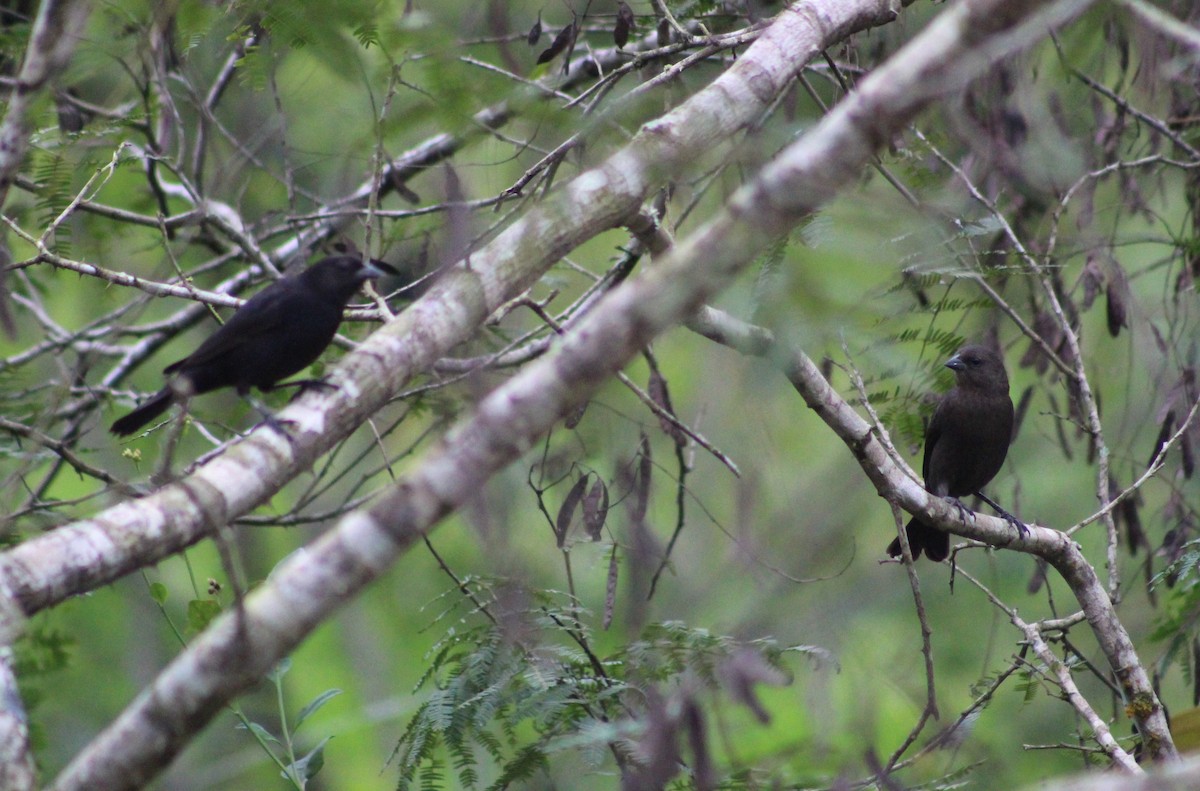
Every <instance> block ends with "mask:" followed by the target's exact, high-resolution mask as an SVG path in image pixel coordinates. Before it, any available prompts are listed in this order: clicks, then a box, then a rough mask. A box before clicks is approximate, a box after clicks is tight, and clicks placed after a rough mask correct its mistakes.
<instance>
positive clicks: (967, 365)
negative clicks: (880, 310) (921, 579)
mask: <svg viewBox="0 0 1200 791" xmlns="http://www.w3.org/2000/svg"><path fill="white" fill-rule="evenodd" d="M946 367H947V368H949V369H951V370H953V371H954V377H955V386H954V388H953V389H951V390H950V392H948V393H946V394H945V395H944V396H942V399H941V401H939V402H938V405H937V408H936V409H935V410H934V412H933V418H932V419H931V420H930V421H929V427H928V428H927V429H926V430H925V459H924V461H923V462H922V464H921V475H922V476H924V478H925V490H926V491H927V492H929V493H931V494H936V495H937V496H939V497H945V498H948V499H950V500H951V501H952V502H953V503H954V504H955V505H956V506H958V508H959V510H960V511H962V512H963V513H964V514H965V513H966V511H967V509H966V507H965V506H963V504H962V503H960V502H959V501H958V498H959V497H965V496H966V495H970V494H974V495H978V496H979V498H980V499H982V500H983V501H985V502H986V503H987V504H988V505H990V506H991V507H992V508H995V509H996V512H997V513H998V514H1000V516H1001V517H1002V518H1003V519H1005V520H1006V521H1008V522H1009V523H1011V524H1012V525H1013V526H1014V527H1016V528H1017V529H1018V530H1019V531H1021V533H1022V534H1024V533H1026V532H1028V528H1027V527H1025V525H1023V524H1022V523H1021V522H1020V521H1018V520H1017V518H1016V517H1014V516H1013V515H1012V514H1010V513H1008V512H1007V511H1005V510H1004V509H1003V508H1001V507H1000V506H998V505H996V504H995V503H993V502H992V501H991V500H989V499H988V498H987V497H985V496H984V495H983V493H982V492H980V489H982V488H983V487H984V486H986V485H987V484H988V482H990V481H991V480H992V478H994V477H996V473H998V472H1000V467H1001V466H1002V465H1003V464H1004V457H1005V456H1006V455H1008V446H1009V443H1011V442H1012V431H1013V404H1012V399H1011V398H1009V395H1008V373H1007V372H1005V370H1004V360H1003V359H1002V358H1001V357H1000V355H999V354H998V353H996V352H994V351H992V350H991V349H989V348H987V347H985V346H974V345H968V346H964V347H962V348H961V349H959V350H958V351H957V352H956V353H955V354H954V356H953V357H951V358H950V359H949V360H947V361H946ZM904 529H905V531H907V533H908V545H909V548H910V549H911V550H912V555H913V559H914V560H915V559H916V558H919V557H920V556H921V552H922V551H923V552H924V553H925V554H926V555H928V556H929V559H930V560H933V561H942V560H945V559H946V557H947V556H948V555H949V554H950V535H949V534H948V533H946V532H945V531H944V530H939V529H937V528H936V527H933V526H932V525H928V524H926V523H924V522H922V521H921V520H920V518H919V517H916V516H914V517H913V518H912V519H910V520H909V522H908V525H906V526H905V528H904ZM887 551H888V554H889V555H891V556H892V557H899V556H900V554H901V552H900V539H899V538H896V539H894V540H893V541H892V543H891V545H889V546H888V549H887Z"/></svg>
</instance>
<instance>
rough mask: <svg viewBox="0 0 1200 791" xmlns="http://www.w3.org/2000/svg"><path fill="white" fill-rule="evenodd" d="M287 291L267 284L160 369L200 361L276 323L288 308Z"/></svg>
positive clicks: (265, 331) (171, 369)
mask: <svg viewBox="0 0 1200 791" xmlns="http://www.w3.org/2000/svg"><path fill="white" fill-rule="evenodd" d="M288 296H289V292H287V291H284V290H280V289H277V288H275V286H274V285H271V286H268V287H267V288H265V289H263V290H262V291H260V292H258V293H257V294H255V295H254V296H253V297H251V298H250V299H248V300H247V301H246V304H244V305H242V306H241V307H240V308H238V310H237V312H235V313H234V314H233V315H232V316H230V317H229V319H228V320H227V321H226V322H225V323H224V324H222V325H221V326H220V327H219V328H218V329H217V331H216V332H214V333H213V334H212V335H209V336H208V338H206V339H205V341H204V343H202V344H200V346H199V347H197V349H196V351H194V352H192V353H191V354H189V355H188V356H187V357H184V358H183V359H182V360H178V361H176V362H173V363H171V364H170V365H168V366H167V367H166V368H164V369H163V373H166V374H171V373H175V372H176V371H178V370H181V369H183V368H185V367H187V368H191V367H193V366H197V365H204V364H206V363H208V362H211V361H212V360H215V359H217V358H218V357H221V356H223V355H225V354H228V353H229V351H230V350H231V349H236V348H238V347H240V346H242V345H243V344H246V343H249V342H251V341H252V340H254V339H255V338H259V337H262V336H263V335H266V334H268V333H270V332H273V331H275V330H276V329H277V328H278V327H280V326H281V325H282V324H283V322H284V319H285V318H286V317H287V315H288V312H289V305H288V302H289V300H288Z"/></svg>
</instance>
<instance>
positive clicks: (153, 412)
mask: <svg viewBox="0 0 1200 791" xmlns="http://www.w3.org/2000/svg"><path fill="white" fill-rule="evenodd" d="M173 403H175V391H174V390H172V389H171V388H169V387H164V388H163V389H162V390H159V391H158V392H157V393H155V394H154V395H153V396H151V397H150V400H149V401H147V402H146V403H144V404H142V405H141V406H140V407H138V408H137V409H135V410H133V411H132V412H130V413H129V414H128V415H126V416H125V417H123V418H121V419H120V420H118V421H117V422H116V423H113V424H112V428H110V429H109V431H111V432H112V433H114V434H117V435H118V436H122V437H124V436H126V435H129V434H132V433H133V432H135V431H137V430H138V429H139V428H141V427H142V426H144V425H146V424H147V423H149V422H150V421H151V420H154V418H156V417H158V416H159V415H161V414H162V413H163V412H166V411H167V408H168V407H170V406H171V404H173Z"/></svg>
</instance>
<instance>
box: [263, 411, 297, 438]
mask: <svg viewBox="0 0 1200 791" xmlns="http://www.w3.org/2000/svg"><path fill="white" fill-rule="evenodd" d="M262 419H263V420H262V424H263V425H264V426H266V427H267V428H273V429H275V431H277V432H278V433H279V434H280V435H281V436H282V437H283V438H284V439H286V440H287V441H288V442H289V443H292V442H295V439H294V438H293V437H292V434H291V432H289V431H288V430H287V429H286V428H285V426H287V425H289V424H290V425H293V426H294V425H296V421H294V420H280V419H279V418H277V417H275V416H274V415H272V414H270V413H265V414H263V416H262Z"/></svg>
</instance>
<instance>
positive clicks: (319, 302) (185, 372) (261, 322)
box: [111, 255, 395, 435]
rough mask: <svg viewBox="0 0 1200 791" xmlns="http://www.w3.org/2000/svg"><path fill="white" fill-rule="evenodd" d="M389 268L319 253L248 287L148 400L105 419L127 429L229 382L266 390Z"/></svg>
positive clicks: (314, 351)
mask: <svg viewBox="0 0 1200 791" xmlns="http://www.w3.org/2000/svg"><path fill="white" fill-rule="evenodd" d="M394 271H395V270H393V269H392V267H391V266H389V265H387V264H385V263H383V262H381V261H374V260H373V261H371V262H369V263H364V262H363V261H362V259H361V258H360V257H358V256H348V255H343V256H332V257H329V258H323V259H321V260H320V261H318V262H317V263H315V264H313V265H312V266H311V267H309V268H308V269H306V270H304V271H303V272H301V273H300V274H298V275H294V276H291V277H285V278H283V279H282V280H278V281H276V282H275V283H272V284H271V285H269V286H267V287H266V288H264V289H263V290H262V291H260V292H258V293H257V294H255V295H254V296H253V297H251V298H250V299H249V300H247V301H246V304H244V305H242V307H241V308H239V309H238V311H237V312H236V313H234V314H233V315H232V316H230V317H229V320H228V321H227V322H225V324H224V325H222V326H221V328H220V329H218V330H217V331H216V332H214V333H213V334H212V335H211V336H209V338H208V340H206V341H204V343H202V344H200V348H198V349H196V351H194V352H192V353H191V354H190V355H188V356H187V357H184V358H183V359H182V360H179V361H178V362H174V363H172V364H170V365H168V366H167V367H166V368H164V369H163V373H164V374H167V375H171V376H172V377H173V378H172V379H171V380H170V381H169V382H168V383H167V385H166V386H165V387H164V388H163V389H162V390H159V391H158V392H157V393H155V394H154V395H153V396H151V398H150V400H149V401H147V402H146V403H144V404H142V405H141V406H139V407H138V408H137V409H135V410H133V411H132V412H130V413H129V414H128V415H126V416H125V417H123V418H121V419H120V420H118V421H117V422H115V423H113V424H112V428H111V431H112V433H114V434H119V435H126V434H132V433H133V432H135V431H137V430H138V429H139V428H141V427H142V426H144V425H146V424H147V423H149V422H150V421H151V420H153V419H154V418H156V417H158V416H159V415H161V414H162V413H163V412H165V411H166V410H167V408H168V407H170V406H171V404H173V403H175V402H177V401H181V400H185V399H187V398H189V397H191V396H193V395H197V394H199V393H207V392H209V391H210V390H216V389H218V388H221V387H233V388H235V389H236V390H237V392H238V394H239V395H242V396H247V395H249V393H250V388H251V387H257V388H258V389H259V390H262V391H264V392H265V391H267V390H271V389H273V388H274V387H275V386H276V384H277V383H278V382H279V381H280V380H281V379H285V378H287V377H289V376H291V375H292V374H295V373H297V372H298V371H301V370H303V369H304V368H306V367H308V366H309V365H311V364H312V363H313V361H314V360H316V359H317V358H318V357H319V356H320V355H321V352H323V351H325V347H326V346H328V345H329V343H330V341H332V340H333V336H334V333H336V332H337V328H338V325H339V324H341V322H342V309H343V308H345V307H346V303H347V302H349V301H350V297H352V296H354V293H355V292H356V291H358V289H359V286H361V285H362V284H363V282H364V281H367V280H372V279H374V278H377V277H380V276H382V275H384V274H391V273H393V272H394Z"/></svg>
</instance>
